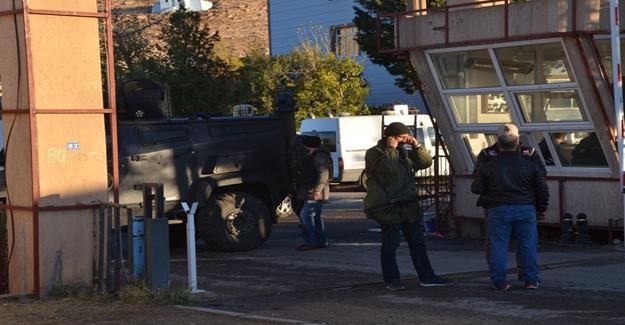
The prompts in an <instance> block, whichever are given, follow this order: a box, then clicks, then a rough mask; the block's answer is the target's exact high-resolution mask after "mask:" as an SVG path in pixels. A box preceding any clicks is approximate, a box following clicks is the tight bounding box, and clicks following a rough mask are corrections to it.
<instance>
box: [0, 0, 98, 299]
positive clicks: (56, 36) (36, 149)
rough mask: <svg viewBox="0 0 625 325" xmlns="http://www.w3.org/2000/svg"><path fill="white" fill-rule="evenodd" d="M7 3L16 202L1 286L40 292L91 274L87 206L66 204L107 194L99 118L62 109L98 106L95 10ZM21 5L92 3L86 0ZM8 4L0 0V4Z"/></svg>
mask: <svg viewBox="0 0 625 325" xmlns="http://www.w3.org/2000/svg"><path fill="white" fill-rule="evenodd" d="M15 3H16V4H17V6H18V9H20V10H18V11H19V12H18V13H17V14H16V15H15V16H13V15H3V16H0V80H1V82H2V90H3V109H4V111H3V121H4V138H5V140H8V141H6V142H7V150H6V151H7V152H6V180H7V187H8V193H9V196H10V205H12V206H15V207H19V209H18V210H13V217H12V218H9V220H8V221H9V222H8V223H9V225H8V234H9V247H13V245H14V248H13V249H12V257H11V263H10V265H9V290H10V292H11V293H35V294H43V295H45V294H46V293H47V292H49V291H50V289H52V287H53V286H54V285H90V284H91V283H92V280H93V278H92V276H93V261H94V256H95V250H96V247H95V244H94V243H95V237H94V233H95V226H94V224H95V213H94V211H92V210H79V209H76V208H75V207H76V206H77V205H89V204H93V203H97V202H98V201H107V163H106V161H107V158H106V143H105V125H104V116H103V114H102V113H94V114H70V113H73V112H72V111H75V110H85V109H102V108H104V107H103V105H104V104H103V88H102V74H101V65H100V44H99V28H98V19H96V18H79V17H68V16H59V15H47V14H42V12H39V13H35V12H31V13H29V14H27V13H24V12H23V10H21V8H22V6H23V1H20V0H16V1H15ZM26 3H28V6H29V9H31V10H50V11H66V12H69V11H72V12H96V11H97V1H96V0H81V1H75V0H55V1H49V0H29V1H27V2H26ZM12 5H13V3H12V1H2V2H0V11H9V10H13V7H12ZM15 18H16V19H15ZM16 31H17V36H16ZM25 35H28V37H25ZM18 81H19V82H18ZM18 97H19V99H18ZM11 110H13V112H11ZM15 110H19V112H15ZM60 110H63V111H60ZM51 207H60V208H59V209H56V210H54V211H53V209H52V208H51ZM69 207H74V208H69ZM13 233H14V234H15V235H14V236H13V235H12V234H13Z"/></svg>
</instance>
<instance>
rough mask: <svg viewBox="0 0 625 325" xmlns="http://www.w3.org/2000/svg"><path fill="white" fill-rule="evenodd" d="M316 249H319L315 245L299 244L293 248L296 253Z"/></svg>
mask: <svg viewBox="0 0 625 325" xmlns="http://www.w3.org/2000/svg"><path fill="white" fill-rule="evenodd" d="M317 248H319V247H318V246H317V245H310V244H301V245H299V246H297V247H295V249H296V250H298V251H309V250H313V249H317Z"/></svg>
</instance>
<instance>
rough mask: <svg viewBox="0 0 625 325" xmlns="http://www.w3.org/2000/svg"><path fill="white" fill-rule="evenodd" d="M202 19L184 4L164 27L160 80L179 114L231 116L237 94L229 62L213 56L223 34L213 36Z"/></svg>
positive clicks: (176, 112)
mask: <svg viewBox="0 0 625 325" xmlns="http://www.w3.org/2000/svg"><path fill="white" fill-rule="evenodd" d="M200 18H201V16H200V13H198V12H193V11H188V10H186V8H184V6H183V5H182V4H181V6H180V8H179V9H178V10H177V11H175V12H174V13H172V14H171V15H170V16H169V19H168V21H167V23H166V24H164V25H163V26H162V28H161V35H162V38H163V42H164V44H163V45H161V51H162V52H163V53H166V56H165V57H164V60H163V67H162V69H161V70H160V71H159V72H160V78H159V79H160V81H161V82H162V83H165V84H167V85H168V86H169V88H170V93H171V99H172V106H173V110H174V112H175V114H178V115H184V114H189V113H194V112H208V113H213V114H216V115H223V114H227V113H228V112H229V107H230V106H231V103H229V101H228V99H229V98H230V95H231V94H232V93H233V91H234V88H233V87H234V85H233V83H232V73H231V71H230V69H229V67H228V65H227V64H226V62H224V61H223V60H222V59H220V58H218V57H216V56H214V55H213V48H214V46H215V44H216V43H217V42H219V39H220V38H219V34H218V33H214V34H212V33H211V32H210V31H209V29H208V27H207V26H205V25H203V24H202V23H201V19H200Z"/></svg>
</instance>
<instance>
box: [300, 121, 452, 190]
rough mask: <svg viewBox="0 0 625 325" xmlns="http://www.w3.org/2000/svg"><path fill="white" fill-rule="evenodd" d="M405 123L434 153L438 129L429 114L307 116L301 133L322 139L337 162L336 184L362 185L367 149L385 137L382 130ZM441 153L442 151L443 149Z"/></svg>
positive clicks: (333, 159)
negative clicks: (311, 117) (390, 125)
mask: <svg viewBox="0 0 625 325" xmlns="http://www.w3.org/2000/svg"><path fill="white" fill-rule="evenodd" d="M393 122H402V123H404V124H405V125H406V126H408V128H410V130H411V131H412V133H413V136H415V137H416V138H417V139H419V143H421V144H422V145H423V146H424V147H425V148H426V149H428V151H429V152H430V154H431V155H434V148H435V132H434V127H433V126H432V121H431V120H430V117H429V116H428V115H426V114H419V115H366V116H341V117H324V118H314V119H305V120H303V121H302V123H301V125H300V129H299V132H300V134H303V135H316V136H318V137H320V138H321V141H322V147H323V148H324V149H326V150H328V151H329V152H330V155H331V156H332V162H333V164H334V166H333V167H334V168H333V171H334V174H333V175H332V182H333V183H348V182H359V183H361V185H362V182H363V171H364V169H365V152H366V151H367V149H369V148H371V147H373V146H375V145H376V143H377V142H378V141H379V140H380V139H381V138H382V132H383V129H384V128H385V127H386V126H387V125H389V124H391V123H393ZM441 152H442V151H441Z"/></svg>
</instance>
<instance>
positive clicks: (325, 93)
mask: <svg viewBox="0 0 625 325" xmlns="http://www.w3.org/2000/svg"><path fill="white" fill-rule="evenodd" d="M288 60H289V62H290V64H289V71H290V72H291V73H292V76H293V78H294V85H295V87H294V92H293V97H294V98H295V101H296V103H297V106H298V112H297V114H296V121H297V122H299V121H301V120H302V119H304V118H307V117H308V115H309V114H313V115H315V116H330V115H334V116H336V115H339V114H340V113H349V114H351V115H360V114H365V113H367V109H366V106H365V99H366V97H367V95H368V94H369V87H368V86H367V84H366V81H365V80H364V79H363V78H362V77H361V75H362V72H363V71H364V67H363V66H362V65H361V64H359V63H358V62H355V61H353V60H352V59H350V58H339V57H336V55H334V53H330V52H324V51H322V50H321V48H320V46H319V45H316V44H313V43H303V44H302V45H300V46H299V47H298V48H297V49H296V50H295V51H293V52H292V53H291V55H290V56H289V58H288Z"/></svg>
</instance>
